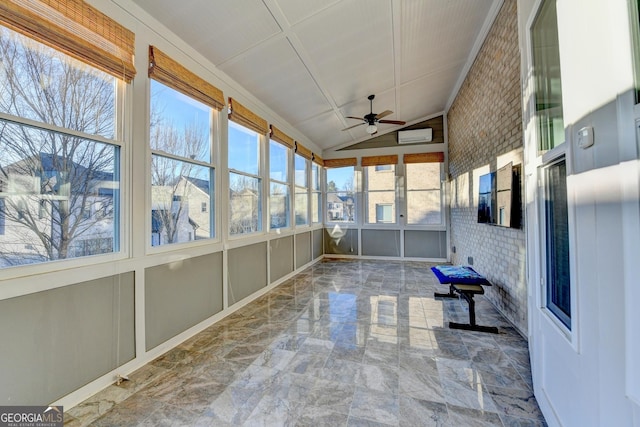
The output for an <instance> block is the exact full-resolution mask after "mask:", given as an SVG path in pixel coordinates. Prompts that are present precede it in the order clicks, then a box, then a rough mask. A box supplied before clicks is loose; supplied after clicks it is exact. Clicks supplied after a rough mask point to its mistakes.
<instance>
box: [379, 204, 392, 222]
mask: <svg viewBox="0 0 640 427" xmlns="http://www.w3.org/2000/svg"><path fill="white" fill-rule="evenodd" d="M393 218H394V212H393V205H390V204H377V205H376V222H381V223H388V222H395V221H394V219H393Z"/></svg>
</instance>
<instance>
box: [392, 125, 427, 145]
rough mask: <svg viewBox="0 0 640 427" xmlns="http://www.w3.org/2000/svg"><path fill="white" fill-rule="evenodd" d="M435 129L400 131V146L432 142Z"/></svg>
mask: <svg viewBox="0 0 640 427" xmlns="http://www.w3.org/2000/svg"><path fill="white" fill-rule="evenodd" d="M432 138H433V129H431V128H425V129H413V130H400V131H398V144H415V143H418V142H431V139H432Z"/></svg>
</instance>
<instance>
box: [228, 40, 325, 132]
mask: <svg viewBox="0 0 640 427" xmlns="http://www.w3.org/2000/svg"><path fill="white" fill-rule="evenodd" d="M221 69H222V70H223V71H224V72H225V73H227V74H228V75H232V76H234V78H235V80H236V81H237V82H238V83H240V84H241V85H242V86H243V87H244V88H245V89H247V90H248V91H249V92H251V93H252V94H253V95H254V96H256V97H257V98H258V99H268V100H270V101H269V107H270V108H271V109H273V110H274V111H275V112H276V113H277V114H278V115H280V116H281V117H282V118H284V119H285V120H287V121H288V122H289V123H290V124H293V125H295V124H296V123H298V122H301V121H304V120H307V119H309V118H311V117H313V116H315V115H317V114H321V113H323V112H327V111H329V110H331V106H330V105H329V104H328V103H327V100H326V98H325V97H324V95H323V94H322V92H321V91H320V89H319V88H318V85H316V83H315V81H314V80H313V78H312V77H311V74H309V71H308V70H307V68H306V67H305V66H304V64H303V63H302V61H301V60H300V58H299V57H298V56H297V55H296V53H295V51H294V49H293V47H292V46H291V44H290V43H289V41H288V40H287V39H285V38H277V39H272V40H271V41H270V42H268V43H263V44H261V45H260V46H259V47H257V48H254V49H251V50H249V51H248V52H246V53H245V54H243V55H241V56H240V57H238V58H237V59H236V60H233V61H229V62H227V63H225V64H224V65H223V66H222V67H221ZM292 88H295V90H292Z"/></svg>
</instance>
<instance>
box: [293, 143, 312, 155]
mask: <svg viewBox="0 0 640 427" xmlns="http://www.w3.org/2000/svg"><path fill="white" fill-rule="evenodd" d="M296 154H300V155H301V156H302V157H304V158H306V159H311V150H309V149H308V148H306V147H305V146H303V145H302V144H300V143H299V142H298V141H296Z"/></svg>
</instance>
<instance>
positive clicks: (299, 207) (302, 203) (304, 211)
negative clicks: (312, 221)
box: [295, 189, 309, 225]
mask: <svg viewBox="0 0 640 427" xmlns="http://www.w3.org/2000/svg"><path fill="white" fill-rule="evenodd" d="M308 198H309V195H308V193H307V192H306V191H301V190H299V189H296V209H295V210H296V225H304V224H308V223H309V212H308V211H309V205H308Z"/></svg>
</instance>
